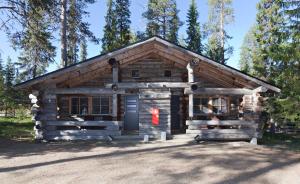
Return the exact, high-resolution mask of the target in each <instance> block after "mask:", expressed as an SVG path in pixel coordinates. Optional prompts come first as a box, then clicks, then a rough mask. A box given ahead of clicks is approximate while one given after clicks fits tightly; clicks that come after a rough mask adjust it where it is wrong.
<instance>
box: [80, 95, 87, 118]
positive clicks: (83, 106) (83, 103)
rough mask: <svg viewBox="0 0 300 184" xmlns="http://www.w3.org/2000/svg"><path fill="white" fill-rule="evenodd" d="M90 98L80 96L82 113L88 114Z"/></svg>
mask: <svg viewBox="0 0 300 184" xmlns="http://www.w3.org/2000/svg"><path fill="white" fill-rule="evenodd" d="M88 102H89V101H88V98H80V114H88V108H89V105H88Z"/></svg>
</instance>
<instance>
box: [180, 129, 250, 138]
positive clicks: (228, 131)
mask: <svg viewBox="0 0 300 184" xmlns="http://www.w3.org/2000/svg"><path fill="white" fill-rule="evenodd" d="M186 133H187V134H199V135H211V136H214V135H215V136H218V135H219V134H245V135H249V136H254V134H255V133H256V130H255V129H202V130H189V129H187V130H186Z"/></svg>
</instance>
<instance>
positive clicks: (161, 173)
mask: <svg viewBox="0 0 300 184" xmlns="http://www.w3.org/2000/svg"><path fill="white" fill-rule="evenodd" d="M0 183H1V184H6V183H11V184H18V183H38V184H46V183H51V184H53V183H55V184H58V183H76V184H79V183H89V184H93V183H97V184H99V183H100V184H102V183H109V184H112V183H126V184H127V183H130V184H133V183H142V184H148V183H149V184H150V183H151V184H153V183H172V184H174V183H179V184H180V183H205V184H207V183H213V184H223V183H264V184H268V183H272V184H276V183H288V184H293V183H295V184H299V183H300V154H299V153H295V152H289V151H285V150H280V149H271V148H268V147H263V146H254V145H250V144H248V143H244V142H231V143H220V142H217V143H200V144H196V143H188V142H182V141H181V142H178V141H167V142H152V143H148V144H142V143H125V142H118V143H111V144H107V143H103V142H60V143H39V144H38V143H28V142H15V141H7V140H0Z"/></svg>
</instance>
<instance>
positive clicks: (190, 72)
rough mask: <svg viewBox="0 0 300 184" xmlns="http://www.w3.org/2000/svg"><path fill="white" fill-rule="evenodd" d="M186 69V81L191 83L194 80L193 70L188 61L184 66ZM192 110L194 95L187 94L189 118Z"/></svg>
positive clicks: (192, 114)
mask: <svg viewBox="0 0 300 184" xmlns="http://www.w3.org/2000/svg"><path fill="white" fill-rule="evenodd" d="M186 69H187V71H188V82H189V83H193V82H194V70H193V67H192V65H191V63H189V64H188V65H187V66H186ZM193 110H194V95H193V94H189V119H193V116H194V112H193Z"/></svg>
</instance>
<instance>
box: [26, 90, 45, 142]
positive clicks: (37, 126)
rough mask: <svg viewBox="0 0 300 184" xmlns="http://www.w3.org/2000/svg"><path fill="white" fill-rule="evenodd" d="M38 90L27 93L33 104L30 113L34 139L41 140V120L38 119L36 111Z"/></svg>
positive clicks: (37, 110)
mask: <svg viewBox="0 0 300 184" xmlns="http://www.w3.org/2000/svg"><path fill="white" fill-rule="evenodd" d="M38 96H39V92H38V91H32V93H31V94H30V95H29V99H30V101H31V103H32V104H33V105H32V107H31V114H32V121H33V122H34V125H35V126H34V127H33V129H34V132H35V139H37V140H41V139H43V131H42V129H41V127H42V123H41V121H38V112H39V111H40V109H39V108H40V106H39V105H38V103H39V101H38Z"/></svg>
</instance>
